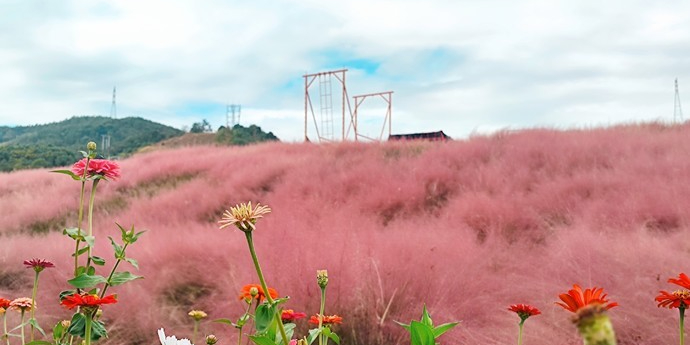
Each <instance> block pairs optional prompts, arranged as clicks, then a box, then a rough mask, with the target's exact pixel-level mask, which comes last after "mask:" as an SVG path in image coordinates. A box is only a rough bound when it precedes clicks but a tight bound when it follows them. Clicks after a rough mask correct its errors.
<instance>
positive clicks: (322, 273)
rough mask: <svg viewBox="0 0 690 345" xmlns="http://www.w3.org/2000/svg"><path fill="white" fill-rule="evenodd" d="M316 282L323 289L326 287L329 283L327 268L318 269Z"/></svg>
mask: <svg viewBox="0 0 690 345" xmlns="http://www.w3.org/2000/svg"><path fill="white" fill-rule="evenodd" d="M316 282H317V283H318V284H319V286H320V287H321V288H322V289H325V288H326V285H328V271H327V270H317V271H316Z"/></svg>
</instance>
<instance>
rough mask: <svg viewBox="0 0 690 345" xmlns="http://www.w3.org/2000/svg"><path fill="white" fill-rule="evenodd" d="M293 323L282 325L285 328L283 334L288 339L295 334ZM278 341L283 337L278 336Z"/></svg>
mask: <svg viewBox="0 0 690 345" xmlns="http://www.w3.org/2000/svg"><path fill="white" fill-rule="evenodd" d="M295 327H297V325H295V324H294V323H286V324H284V325H283V328H285V335H287V338H288V339H292V336H293V335H294V334H295ZM280 341H281V342H282V341H283V337H280Z"/></svg>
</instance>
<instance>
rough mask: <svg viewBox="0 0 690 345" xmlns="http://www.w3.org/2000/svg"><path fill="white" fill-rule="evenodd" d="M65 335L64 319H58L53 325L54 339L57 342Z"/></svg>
mask: <svg viewBox="0 0 690 345" xmlns="http://www.w3.org/2000/svg"><path fill="white" fill-rule="evenodd" d="M61 294H62V293H61ZM63 335H65V327H64V326H63V325H62V321H58V323H56V324H55V327H53V341H55V343H56V344H57V343H58V342H59V341H60V339H62V336H63Z"/></svg>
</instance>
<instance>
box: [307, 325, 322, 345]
mask: <svg viewBox="0 0 690 345" xmlns="http://www.w3.org/2000/svg"><path fill="white" fill-rule="evenodd" d="M323 330H324V328H323V327H321V328H313V329H310V330H309V336H308V337H307V343H309V344H311V343H313V342H314V340H316V338H317V337H318V336H319V335H320V334H321V331H323Z"/></svg>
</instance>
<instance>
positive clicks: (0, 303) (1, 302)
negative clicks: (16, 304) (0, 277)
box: [0, 298, 12, 310]
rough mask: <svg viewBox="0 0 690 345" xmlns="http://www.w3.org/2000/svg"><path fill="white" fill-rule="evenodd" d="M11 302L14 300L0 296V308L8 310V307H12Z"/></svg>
mask: <svg viewBox="0 0 690 345" xmlns="http://www.w3.org/2000/svg"><path fill="white" fill-rule="evenodd" d="M10 302H12V301H10V300H8V299H4V298H0V309H4V310H7V308H9V307H10Z"/></svg>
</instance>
